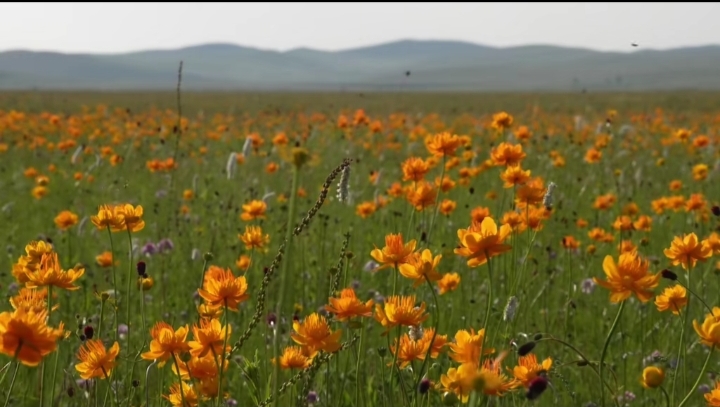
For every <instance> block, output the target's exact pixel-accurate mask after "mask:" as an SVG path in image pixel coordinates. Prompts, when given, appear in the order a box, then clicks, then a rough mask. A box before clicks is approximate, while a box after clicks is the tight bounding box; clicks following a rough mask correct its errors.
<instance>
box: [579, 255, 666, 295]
mask: <svg viewBox="0 0 720 407" xmlns="http://www.w3.org/2000/svg"><path fill="white" fill-rule="evenodd" d="M648 267H649V262H648V261H647V260H644V259H641V258H640V256H639V255H638V253H637V252H636V251H633V252H628V253H622V254H621V255H620V257H619V258H618V262H617V264H616V263H615V260H614V259H613V257H612V256H610V255H608V256H606V257H605V260H604V261H603V271H605V275H606V276H607V280H599V279H598V278H596V277H593V280H594V281H595V283H596V284H598V285H600V286H602V287H604V288H607V289H608V290H610V302H612V303H619V302H622V301H624V300H626V299H628V298H630V296H631V295H632V294H635V295H636V296H637V297H638V299H639V300H640V301H642V302H648V301H649V300H650V299H651V298H652V295H653V293H652V291H651V289H652V288H655V287H657V285H658V283H659V282H660V278H661V277H662V276H661V275H660V274H650V273H649V272H648Z"/></svg>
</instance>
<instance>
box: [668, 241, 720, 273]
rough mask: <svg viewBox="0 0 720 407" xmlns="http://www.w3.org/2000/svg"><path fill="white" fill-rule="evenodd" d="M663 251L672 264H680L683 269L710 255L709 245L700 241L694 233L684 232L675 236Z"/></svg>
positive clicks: (691, 266)
mask: <svg viewBox="0 0 720 407" xmlns="http://www.w3.org/2000/svg"><path fill="white" fill-rule="evenodd" d="M663 253H665V257H667V258H668V259H670V260H671V261H672V264H673V266H677V265H678V264H681V265H682V268H684V269H685V270H688V268H693V267H695V264H696V263H697V262H698V260H699V261H705V260H707V259H709V258H710V256H712V250H711V249H710V247H709V246H708V245H707V244H704V243H703V242H700V241H699V240H698V237H697V235H695V233H690V234H686V235H685V236H683V237H680V236H675V238H674V239H673V241H672V243H671V244H670V248H669V249H665V250H664V251H663Z"/></svg>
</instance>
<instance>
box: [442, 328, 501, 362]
mask: <svg viewBox="0 0 720 407" xmlns="http://www.w3.org/2000/svg"><path fill="white" fill-rule="evenodd" d="M484 338H485V328H483V329H481V330H479V331H478V332H477V333H475V330H474V329H472V328H471V329H470V331H466V330H464V329H461V330H459V331H457V332H456V333H455V342H454V343H453V342H451V343H449V344H448V346H449V347H450V352H451V353H450V359H452V360H454V361H455V362H457V363H464V364H474V365H476V366H477V365H478V364H479V363H480V357H481V356H484V355H490V354H492V353H494V352H495V349H492V348H488V349H487V350H485V351H483V339H484Z"/></svg>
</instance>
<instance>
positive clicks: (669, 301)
mask: <svg viewBox="0 0 720 407" xmlns="http://www.w3.org/2000/svg"><path fill="white" fill-rule="evenodd" d="M687 302H688V298H687V290H685V287H683V286H681V285H679V284H678V285H674V286H672V287H667V288H666V289H665V290H663V292H662V294H660V295H658V296H657V297H656V298H655V306H657V309H658V311H660V312H663V311H667V310H670V311H672V313H673V314H675V315H680V309H681V308H683V307H684V306H686V305H687Z"/></svg>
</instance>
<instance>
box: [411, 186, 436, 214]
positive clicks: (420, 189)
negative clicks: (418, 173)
mask: <svg viewBox="0 0 720 407" xmlns="http://www.w3.org/2000/svg"><path fill="white" fill-rule="evenodd" d="M436 199H437V190H436V189H435V188H434V187H433V186H432V185H431V184H430V183H429V182H426V181H421V182H418V183H417V184H416V185H415V187H414V188H412V186H411V189H409V190H408V193H407V200H408V201H409V202H410V204H411V205H412V206H414V207H415V209H416V210H418V211H422V210H423V209H425V208H428V207H430V206H434V205H435V201H436Z"/></svg>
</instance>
